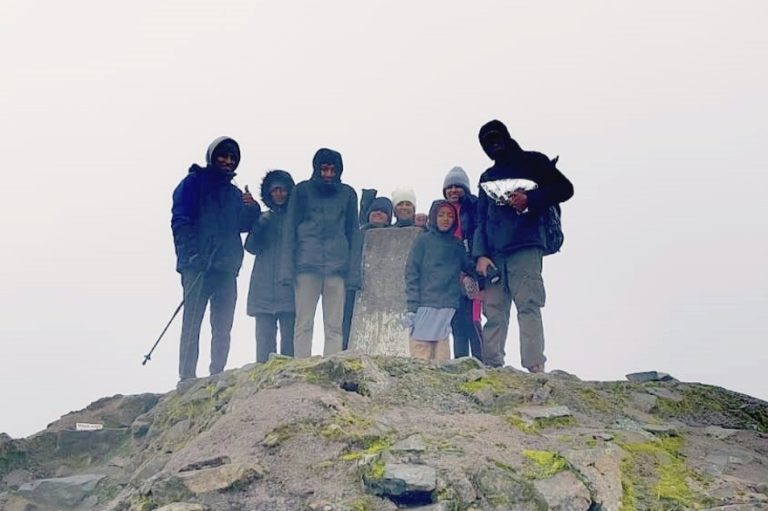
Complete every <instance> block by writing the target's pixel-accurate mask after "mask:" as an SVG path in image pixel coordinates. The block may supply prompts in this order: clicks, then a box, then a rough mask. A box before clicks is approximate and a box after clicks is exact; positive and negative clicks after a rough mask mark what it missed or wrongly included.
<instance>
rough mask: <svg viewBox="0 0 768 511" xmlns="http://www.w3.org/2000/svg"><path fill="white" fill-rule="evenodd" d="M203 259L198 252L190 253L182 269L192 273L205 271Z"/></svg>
mask: <svg viewBox="0 0 768 511" xmlns="http://www.w3.org/2000/svg"><path fill="white" fill-rule="evenodd" d="M205 267H206V264H205V261H204V260H203V256H201V255H200V254H192V255H191V256H189V259H187V264H185V265H184V269H185V270H187V271H191V272H194V273H200V272H201V271H205Z"/></svg>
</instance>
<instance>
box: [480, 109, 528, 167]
mask: <svg viewBox="0 0 768 511" xmlns="http://www.w3.org/2000/svg"><path fill="white" fill-rule="evenodd" d="M492 133H496V134H498V136H499V137H500V138H501V140H502V141H503V143H504V150H503V152H502V153H501V154H497V155H495V156H494V155H493V153H491V152H490V149H491V148H490V144H489V141H488V136H489V135H491V134H492ZM478 138H479V139H480V146H482V148H483V151H485V154H487V155H488V157H489V158H490V159H492V160H498V159H504V158H509V157H514V156H515V155H517V154H519V153H521V152H522V149H520V146H519V145H518V143H517V142H515V140H514V139H513V138H512V137H511V136H510V135H509V130H507V127H506V126H505V125H504V123H503V122H501V121H498V120H496V119H494V120H492V121H490V122H487V123H485V124H484V125H483V127H482V128H480V133H479V134H478Z"/></svg>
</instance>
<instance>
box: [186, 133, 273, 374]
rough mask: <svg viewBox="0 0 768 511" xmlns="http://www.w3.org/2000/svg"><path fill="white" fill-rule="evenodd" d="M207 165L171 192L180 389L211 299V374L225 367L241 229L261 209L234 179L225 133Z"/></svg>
mask: <svg viewBox="0 0 768 511" xmlns="http://www.w3.org/2000/svg"><path fill="white" fill-rule="evenodd" d="M205 160H206V165H205V167H201V166H199V165H197V164H195V165H192V166H191V167H190V169H189V172H188V173H187V176H186V177H185V178H184V179H183V180H182V181H181V183H179V185H178V186H177V187H176V189H175V190H174V192H173V207H172V210H171V229H172V231H173V242H174V245H175V248H176V270H177V271H178V272H179V273H180V274H181V285H182V288H183V290H184V314H183V316H182V323H181V340H180V347H179V388H183V387H185V383H188V382H189V381H190V380H192V379H194V378H196V377H197V359H198V353H199V341H200V328H201V325H202V322H203V315H204V314H205V309H206V307H207V305H208V303H209V302H210V304H211V332H212V338H211V363H210V366H209V372H210V374H211V375H214V374H218V373H220V372H222V371H223V370H224V367H225V366H226V365H227V358H228V356H229V344H230V331H231V330H232V322H233V319H234V313H235V302H236V301H237V282H236V279H237V274H238V272H239V271H240V266H241V265H242V263H243V242H242V239H241V237H240V233H242V232H248V231H249V230H250V229H251V226H252V225H253V223H254V221H255V220H256V219H257V218H258V216H259V214H260V208H259V205H258V203H257V202H256V201H255V200H254V199H253V197H252V196H251V194H250V193H248V192H247V189H246V192H245V193H243V192H241V191H240V190H239V189H238V188H237V186H235V185H234V184H233V183H232V178H234V177H235V169H236V168H237V166H238V164H239V163H240V146H239V145H238V144H237V142H236V141H235V140H234V139H232V138H229V137H219V138H217V139H216V140H214V141H213V142H212V143H211V144H210V146H208V150H207V151H206V154H205Z"/></svg>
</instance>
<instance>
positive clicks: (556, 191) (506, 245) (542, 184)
mask: <svg viewBox="0 0 768 511" xmlns="http://www.w3.org/2000/svg"><path fill="white" fill-rule="evenodd" d="M490 130H493V131H495V132H496V133H501V134H502V136H503V138H504V142H505V147H506V150H505V151H504V153H503V154H500V155H496V160H495V162H494V165H493V166H492V167H490V168H489V169H488V170H486V171H485V172H484V173H483V174H482V175H481V176H480V187H479V188H480V190H479V199H478V208H477V228H476V230H475V237H474V246H473V248H472V254H473V255H474V256H475V257H480V256H486V257H490V258H494V257H496V256H504V255H509V254H511V253H512V252H514V251H516V250H518V249H521V248H526V247H540V248H542V249H543V248H545V233H544V225H543V222H542V214H543V213H544V211H546V209H547V208H548V207H549V206H553V205H556V204H559V203H561V202H565V201H567V200H568V199H570V198H571V197H572V196H573V185H572V184H571V182H570V181H569V180H568V178H566V177H565V176H564V175H563V174H562V173H561V172H560V171H559V170H558V169H557V167H556V166H555V164H554V163H553V162H552V161H550V160H549V158H547V157H546V156H545V155H543V154H541V153H537V152H534V151H523V150H522V149H521V148H520V146H519V145H518V144H517V142H515V141H514V140H513V139H512V138H511V137H510V136H509V133H508V132H507V129H506V127H505V126H504V125H503V124H502V123H501V122H499V121H491V122H490V123H488V124H486V125H485V126H483V128H482V129H481V130H480V141H481V144H483V141H484V135H485V134H486V133H487V132H488V131H490ZM483 149H485V150H486V153H489V156H490V155H491V153H490V150H489V149H488V147H487V146H486V145H483ZM502 179H529V180H531V181H534V182H535V183H536V184H537V185H538V188H536V189H535V190H530V191H528V192H526V194H527V196H528V210H529V211H528V212H527V213H524V214H518V212H517V211H516V210H515V209H514V208H512V207H510V206H508V205H506V204H502V205H499V204H496V203H495V202H494V200H493V199H491V198H489V197H488V195H487V194H486V193H485V190H484V189H483V186H482V185H483V183H485V182H487V181H496V180H502Z"/></svg>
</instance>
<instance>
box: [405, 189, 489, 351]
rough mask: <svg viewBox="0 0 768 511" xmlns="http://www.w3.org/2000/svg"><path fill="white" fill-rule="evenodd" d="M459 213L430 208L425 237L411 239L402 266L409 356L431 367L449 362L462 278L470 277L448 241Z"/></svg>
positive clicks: (439, 204) (460, 252) (442, 206)
mask: <svg viewBox="0 0 768 511" xmlns="http://www.w3.org/2000/svg"><path fill="white" fill-rule="evenodd" d="M457 217H458V212H457V211H456V208H455V207H454V206H453V205H452V204H451V203H450V202H448V201H445V200H439V201H435V202H434V203H433V204H432V207H431V208H430V212H429V220H430V221H429V226H430V227H429V231H427V232H425V233H422V234H420V235H419V237H417V238H416V241H415V242H414V243H413V246H412V247H411V251H410V253H409V254H408V260H407V262H406V265H405V293H406V304H407V311H408V313H407V316H406V324H407V326H409V327H410V329H411V333H410V337H411V338H410V342H409V345H410V351H411V356H413V357H416V358H423V359H428V360H434V361H442V360H447V359H449V358H450V356H451V351H450V347H449V345H448V336H449V335H450V330H451V319H452V318H453V315H454V313H455V312H456V309H458V307H459V300H460V298H461V296H462V286H461V284H460V281H459V277H460V275H461V273H462V271H463V272H465V273H467V274H469V275H474V265H473V264H472V260H471V258H470V257H469V255H468V254H467V252H466V251H465V250H464V247H463V246H462V244H461V242H460V241H459V240H458V239H456V238H455V237H454V235H453V233H454V230H455V229H456V222H457V220H456V219H457Z"/></svg>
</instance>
